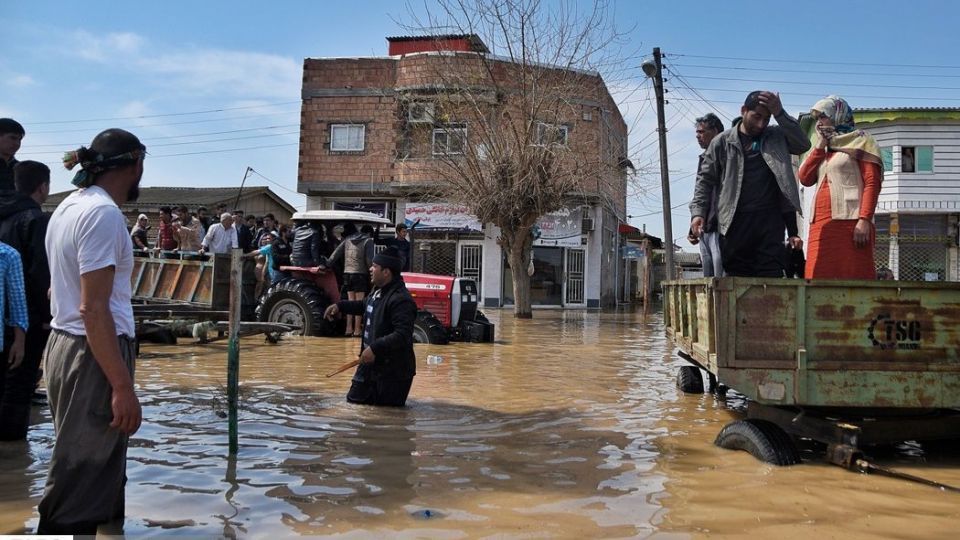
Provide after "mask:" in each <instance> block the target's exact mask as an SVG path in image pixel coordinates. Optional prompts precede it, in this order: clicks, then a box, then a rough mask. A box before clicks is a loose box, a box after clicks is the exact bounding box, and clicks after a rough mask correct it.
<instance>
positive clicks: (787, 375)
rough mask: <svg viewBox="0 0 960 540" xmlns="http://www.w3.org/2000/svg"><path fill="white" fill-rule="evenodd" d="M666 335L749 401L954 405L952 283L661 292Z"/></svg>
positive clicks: (958, 388) (693, 283)
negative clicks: (663, 296)
mask: <svg viewBox="0 0 960 540" xmlns="http://www.w3.org/2000/svg"><path fill="white" fill-rule="evenodd" d="M664 291H665V300H664V306H665V308H668V310H669V315H668V316H667V317H666V318H665V320H666V321H667V327H668V328H667V337H668V338H669V339H670V340H671V341H672V342H673V343H674V345H675V346H677V347H678V348H680V349H681V350H682V351H683V352H684V353H686V354H688V355H690V356H691V357H692V358H694V359H695V360H696V362H697V363H699V364H701V365H703V366H705V367H706V368H707V369H708V371H710V372H711V373H713V374H714V375H717V376H718V378H719V379H720V381H722V382H723V383H724V384H726V385H728V386H730V387H731V388H734V389H736V390H737V391H738V392H740V393H742V394H744V395H746V396H747V397H748V398H750V399H752V400H755V401H757V402H759V403H766V404H773V405H805V406H836V407H894V408H927V407H934V408H939V407H960V283H915V282H897V281H806V280H787V279H755V278H720V279H714V280H680V281H671V282H667V283H665V284H664Z"/></svg>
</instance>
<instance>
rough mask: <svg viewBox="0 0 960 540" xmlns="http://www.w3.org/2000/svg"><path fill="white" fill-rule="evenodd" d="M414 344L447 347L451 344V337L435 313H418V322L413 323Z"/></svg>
mask: <svg viewBox="0 0 960 540" xmlns="http://www.w3.org/2000/svg"><path fill="white" fill-rule="evenodd" d="M413 342H414V343H430V344H432V345H446V344H447V343H450V336H449V335H448V334H447V330H446V329H445V328H444V327H443V325H442V324H440V321H438V320H437V318H436V317H434V316H433V313H430V312H429V311H418V312H417V320H415V321H414V322H413Z"/></svg>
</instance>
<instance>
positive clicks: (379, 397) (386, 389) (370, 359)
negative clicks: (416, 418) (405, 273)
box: [323, 246, 417, 407]
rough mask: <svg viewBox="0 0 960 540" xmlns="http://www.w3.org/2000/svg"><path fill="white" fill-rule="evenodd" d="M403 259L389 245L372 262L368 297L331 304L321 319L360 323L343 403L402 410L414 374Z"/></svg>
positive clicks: (411, 310)
mask: <svg viewBox="0 0 960 540" xmlns="http://www.w3.org/2000/svg"><path fill="white" fill-rule="evenodd" d="M402 267H403V261H402V260H401V258H400V253H399V252H397V249H396V248H394V247H392V246H391V247H388V248H386V249H384V250H383V251H382V252H381V253H380V254H378V255H377V256H375V257H374V258H373V264H371V265H370V281H371V282H372V283H373V287H374V289H373V293H372V294H370V296H368V297H367V298H366V300H347V301H343V302H338V303H336V304H332V305H330V306H329V307H328V308H327V310H326V312H325V313H324V314H323V316H324V317H325V318H327V319H329V320H332V319H333V318H335V317H339V316H340V315H341V314H344V315H356V316H360V317H362V318H363V319H362V320H363V340H362V341H361V344H360V351H361V352H360V365H359V366H358V367H357V372H356V373H355V374H354V376H353V384H352V385H351V386H350V391H349V392H347V401H349V402H350V403H360V404H364V405H391V406H394V407H402V406H403V405H404V404H405V403H406V401H407V394H408V393H409V392H410V385H411V384H413V376H414V375H416V372H417V367H416V366H417V363H416V357H415V356H414V352H413V322H414V320H415V319H416V318H417V304H416V303H414V301H413V297H411V296H410V293H409V292H408V291H407V286H406V285H404V283H403V278H401V277H400V269H401V268H402Z"/></svg>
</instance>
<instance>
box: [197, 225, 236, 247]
mask: <svg viewBox="0 0 960 540" xmlns="http://www.w3.org/2000/svg"><path fill="white" fill-rule="evenodd" d="M238 246H239V243H238V242H237V228H236V227H235V226H234V227H230V228H229V229H224V228H223V224H221V223H214V224H213V225H211V226H210V230H208V231H207V235H206V236H204V238H203V247H205V248H207V251H209V252H210V253H230V248H236V247H238Z"/></svg>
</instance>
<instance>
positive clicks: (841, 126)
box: [810, 96, 854, 133]
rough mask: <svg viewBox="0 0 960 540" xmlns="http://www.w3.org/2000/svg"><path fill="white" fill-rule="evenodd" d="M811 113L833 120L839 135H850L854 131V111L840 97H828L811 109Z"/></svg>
mask: <svg viewBox="0 0 960 540" xmlns="http://www.w3.org/2000/svg"><path fill="white" fill-rule="evenodd" d="M810 112H812V113H814V116H817V114H816V113H819V114H822V115H824V116H826V117H827V118H829V119H830V120H833V127H834V128H835V129H836V130H837V133H850V132H851V131H853V130H854V125H853V109H851V108H850V104H849V103H847V102H846V101H845V100H844V99H843V98H841V97H838V96H827V97H825V98H823V99H821V100H820V101H818V102H816V103H814V104H813V107H810Z"/></svg>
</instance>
